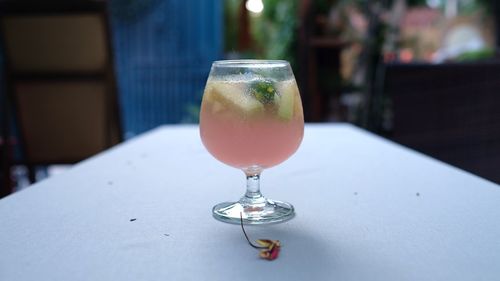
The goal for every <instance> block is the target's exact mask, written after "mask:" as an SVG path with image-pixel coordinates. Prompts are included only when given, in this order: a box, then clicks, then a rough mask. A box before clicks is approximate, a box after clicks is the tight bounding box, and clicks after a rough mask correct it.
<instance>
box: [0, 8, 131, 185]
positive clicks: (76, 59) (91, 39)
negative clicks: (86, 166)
mask: <svg viewBox="0 0 500 281" xmlns="http://www.w3.org/2000/svg"><path fill="white" fill-rule="evenodd" d="M0 28H1V35H2V41H3V49H4V55H5V60H6V67H5V68H6V81H7V85H8V89H7V94H8V95H7V97H8V105H9V106H10V108H11V111H12V112H15V120H16V121H17V122H16V125H17V128H18V131H19V137H20V144H21V148H22V152H23V153H22V154H23V156H22V159H20V163H21V164H25V165H27V166H28V167H29V168H30V171H31V173H30V175H31V176H30V178H31V180H32V181H33V180H34V176H33V175H34V174H33V169H32V168H33V167H34V166H35V165H50V164H66V163H76V162H78V161H81V160H83V159H85V158H87V157H89V156H92V155H94V154H96V153H98V152H100V151H102V150H104V149H106V148H109V147H111V146H113V145H114V144H117V143H119V142H120V141H122V130H121V125H120V115H119V107H118V97H117V88H116V82H115V76H114V64H113V55H112V49H111V37H110V28H109V23H108V16H107V5H106V3H105V2H99V1H55V2H54V1H38V2H36V1H8V2H3V3H1V7H0Z"/></svg>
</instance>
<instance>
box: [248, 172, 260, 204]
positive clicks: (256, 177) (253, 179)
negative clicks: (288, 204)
mask: <svg viewBox="0 0 500 281" xmlns="http://www.w3.org/2000/svg"><path fill="white" fill-rule="evenodd" d="M245 199H246V200H248V201H251V202H252V203H253V204H258V203H262V202H264V201H265V198H264V196H262V193H260V174H253V175H247V192H246V193H245Z"/></svg>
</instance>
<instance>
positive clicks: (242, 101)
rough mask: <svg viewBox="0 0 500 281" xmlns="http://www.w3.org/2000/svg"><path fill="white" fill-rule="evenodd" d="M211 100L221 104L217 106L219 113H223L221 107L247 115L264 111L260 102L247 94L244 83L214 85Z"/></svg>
mask: <svg viewBox="0 0 500 281" xmlns="http://www.w3.org/2000/svg"><path fill="white" fill-rule="evenodd" d="M209 100H210V101H213V102H218V103H220V105H217V111H221V106H223V107H224V108H228V109H233V110H235V111H240V112H243V113H246V114H248V113H258V112H262V111H263V110H264V106H263V105H262V104H261V103H260V102H259V101H257V100H255V99H253V98H251V97H249V96H248V95H247V94H245V85H244V84H243V83H241V84H240V83H213V84H212V87H211V93H210V95H209Z"/></svg>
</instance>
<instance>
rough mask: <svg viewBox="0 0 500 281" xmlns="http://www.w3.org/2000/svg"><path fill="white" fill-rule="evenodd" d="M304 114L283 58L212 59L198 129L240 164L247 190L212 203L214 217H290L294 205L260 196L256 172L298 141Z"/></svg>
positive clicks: (263, 220) (249, 220)
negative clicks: (232, 198)
mask: <svg viewBox="0 0 500 281" xmlns="http://www.w3.org/2000/svg"><path fill="white" fill-rule="evenodd" d="M303 134H304V115H303V113H302V102H301V100H300V95H299V90H298V88H297V84H296V82H295V78H294V76H293V72H292V69H291V67H290V65H289V63H288V62H286V61H270V60H229V61H216V62H214V63H213V65H212V69H211V71H210V75H209V77H208V81H207V84H206V87H205V92H204V94H203V101H202V105H201V112H200V135H201V139H202V141H203V144H204V145H205V147H206V148H207V150H208V151H209V152H210V153H211V154H212V155H213V156H214V157H215V158H217V159H218V160H219V161H221V162H223V163H225V164H227V165H229V166H232V167H235V168H238V169H241V170H242V171H243V172H244V173H245V175H246V178H247V187H246V188H247V190H246V193H245V195H244V196H243V197H241V199H240V200H239V201H237V202H224V203H220V204H217V205H216V206H214V208H213V215H214V217H215V218H216V219H218V220H220V221H223V222H229V223H240V213H241V216H242V218H243V222H244V223H245V224H268V223H278V222H283V221H286V220H289V219H291V218H293V216H294V209H293V206H292V205H291V204H289V203H286V202H281V201H277V200H270V199H267V198H265V197H264V196H262V194H261V192H260V187H259V179H260V174H261V173H262V171H263V170H264V169H266V168H269V167H272V166H275V165H278V164H279V163H281V162H283V161H285V160H286V159H287V158H288V157H290V156H291V155H292V154H293V153H294V152H295V151H296V150H297V148H298V147H299V145H300V143H301V141H302V137H303Z"/></svg>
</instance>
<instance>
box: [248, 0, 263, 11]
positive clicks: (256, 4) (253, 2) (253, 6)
mask: <svg viewBox="0 0 500 281" xmlns="http://www.w3.org/2000/svg"><path fill="white" fill-rule="evenodd" d="M245 7H246V8H247V10H249V11H250V12H252V13H256V14H259V13H261V12H262V10H264V3H262V0H247V2H246V3H245Z"/></svg>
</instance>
